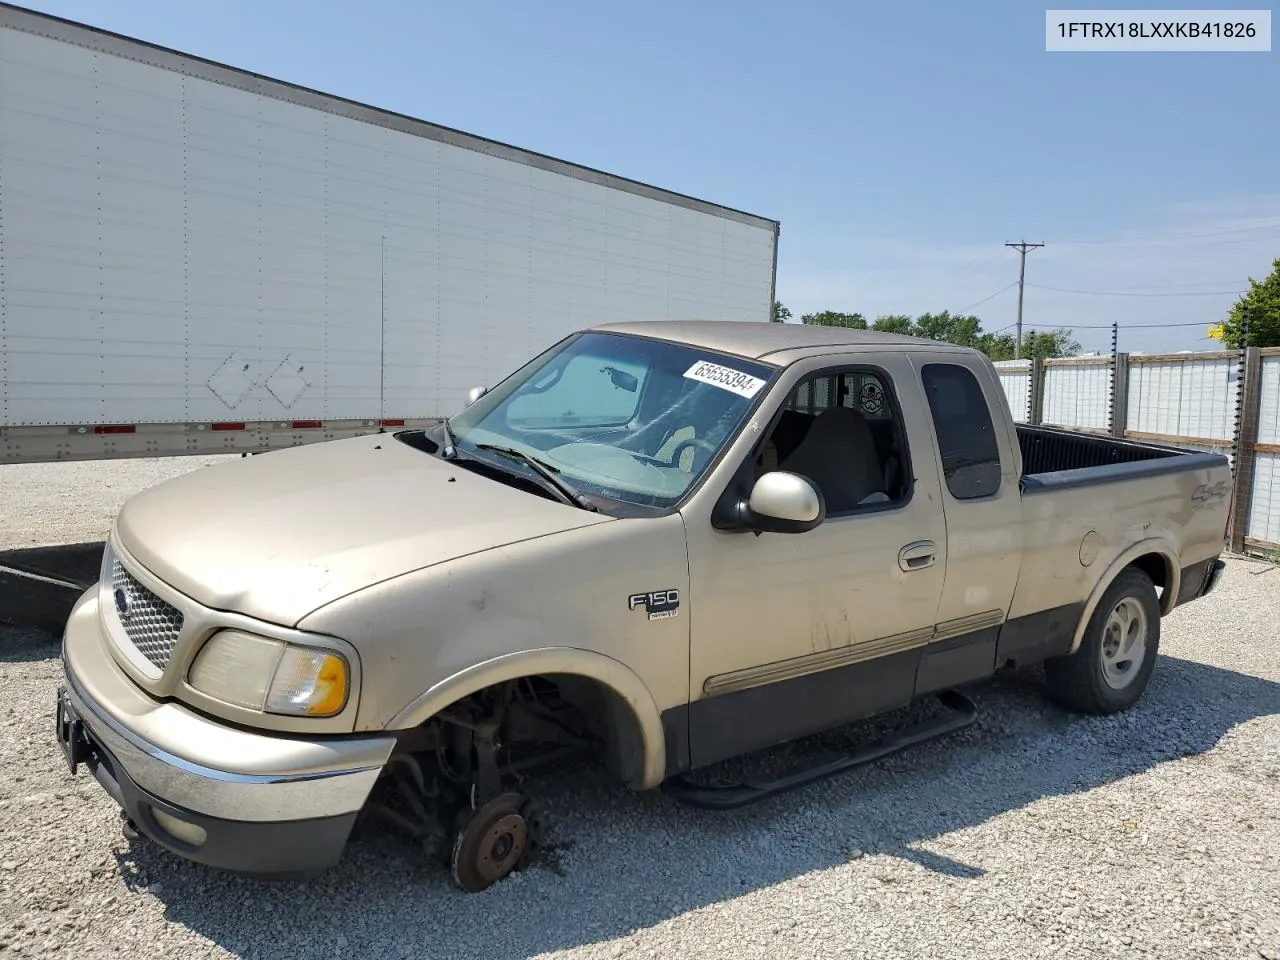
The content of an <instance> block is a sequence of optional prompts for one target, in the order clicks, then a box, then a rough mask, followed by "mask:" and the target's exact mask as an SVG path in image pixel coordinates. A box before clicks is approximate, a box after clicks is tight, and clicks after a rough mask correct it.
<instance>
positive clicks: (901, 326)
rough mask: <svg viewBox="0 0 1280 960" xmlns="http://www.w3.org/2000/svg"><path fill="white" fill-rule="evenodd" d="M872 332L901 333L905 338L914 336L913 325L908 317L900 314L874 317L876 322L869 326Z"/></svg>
mask: <svg viewBox="0 0 1280 960" xmlns="http://www.w3.org/2000/svg"><path fill="white" fill-rule="evenodd" d="M871 329H872V330H877V331H879V332H880V333H901V334H905V335H907V336H915V335H916V330H915V323H914V322H913V321H912V319H911V318H910V317H908V316H904V315H903V314H900V313H895V314H891V315H889V316H887V317H876V322H875V323H873V324H872V325H871Z"/></svg>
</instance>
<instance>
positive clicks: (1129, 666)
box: [1101, 597, 1147, 690]
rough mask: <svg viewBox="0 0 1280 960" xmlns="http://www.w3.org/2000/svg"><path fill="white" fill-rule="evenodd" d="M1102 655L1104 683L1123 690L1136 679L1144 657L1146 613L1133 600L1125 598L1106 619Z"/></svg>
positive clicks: (1145, 648)
mask: <svg viewBox="0 0 1280 960" xmlns="http://www.w3.org/2000/svg"><path fill="white" fill-rule="evenodd" d="M1101 651H1102V676H1103V679H1104V680H1106V682H1107V685H1108V686H1110V687H1112V688H1113V689H1116V690H1123V689H1124V688H1125V687H1127V686H1128V685H1129V684H1130V683H1132V682H1133V680H1134V678H1135V677H1136V676H1137V675H1138V672H1139V670H1141V668H1142V664H1143V661H1144V660H1145V659H1146V654H1147V611H1146V609H1145V608H1144V607H1143V606H1142V604H1141V603H1139V602H1138V601H1137V600H1136V599H1135V598H1133V597H1125V598H1124V599H1123V600H1121V601H1120V602H1119V603H1117V604H1116V606H1115V608H1114V609H1113V610H1112V611H1111V614H1110V616H1108V617H1107V622H1106V626H1105V627H1104V628H1103V634H1102V644H1101Z"/></svg>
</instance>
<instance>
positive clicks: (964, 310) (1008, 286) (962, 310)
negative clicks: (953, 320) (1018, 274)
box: [956, 280, 1018, 326]
mask: <svg viewBox="0 0 1280 960" xmlns="http://www.w3.org/2000/svg"><path fill="white" fill-rule="evenodd" d="M1017 285H1018V281H1016V280H1015V281H1014V282H1013V283H1008V284H1005V285H1004V286H1003V287H1001V288H1000V289H999V290H997V291H996V292H995V293H992V294H989V295H988V296H985V297H983V298H982V299H981V300H979V301H978V302H977V303H971V304H969V305H968V306H967V307H961V308H960V309H959V310H957V311H956V313H968V312H969V311H970V310H972V309H973V308H974V307H980V306H982V305H983V304H984V303H986V302H987V301H988V300H994V299H995V298H996V297H998V296H1000V294H1002V293H1004V292H1005V291H1006V290H1012V289H1013V288H1014V287H1016V286H1017ZM1009 326H1013V324H1009Z"/></svg>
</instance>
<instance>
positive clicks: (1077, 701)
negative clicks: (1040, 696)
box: [1044, 568, 1160, 714]
mask: <svg viewBox="0 0 1280 960" xmlns="http://www.w3.org/2000/svg"><path fill="white" fill-rule="evenodd" d="M1159 648H1160V603H1159V600H1158V598H1157V597H1156V588H1155V584H1154V583H1152V581H1151V578H1150V577H1149V576H1147V574H1145V573H1143V572H1142V571H1141V570H1138V569H1136V568H1130V569H1128V570H1125V571H1124V572H1123V573H1121V574H1120V576H1118V577H1117V578H1116V580H1115V582H1114V583H1113V584H1111V586H1110V587H1108V588H1107V592H1106V593H1104V594H1103V596H1102V600H1101V601H1100V602H1099V603H1098V607H1097V609H1096V610H1094V612H1093V615H1092V616H1091V617H1090V618H1089V625H1088V626H1087V627H1086V628H1085V633H1084V639H1083V640H1082V641H1081V644H1080V649H1079V650H1077V651H1076V652H1075V653H1073V654H1071V655H1070V656H1066V657H1054V658H1052V659H1050V660H1046V661H1045V665H1044V668H1045V679H1046V680H1047V681H1048V684H1049V693H1050V696H1052V697H1053V699H1055V700H1057V701H1058V702H1059V703H1061V704H1063V705H1064V706H1067V707H1070V708H1071V709H1073V710H1079V711H1080V712H1082V713H1093V714H1106V713H1118V712H1120V711H1122V710H1127V709H1128V708H1129V707H1131V706H1133V705H1134V704H1135V703H1137V702H1138V700H1139V699H1140V698H1141V697H1142V694H1143V692H1144V691H1145V690H1146V688H1147V683H1148V682H1149V681H1150V679H1151V671H1152V670H1153V669H1154V668H1155V661H1156V654H1157V653H1158V652H1159Z"/></svg>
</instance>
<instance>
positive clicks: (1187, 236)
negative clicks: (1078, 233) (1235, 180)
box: [1054, 219, 1280, 247]
mask: <svg viewBox="0 0 1280 960" xmlns="http://www.w3.org/2000/svg"><path fill="white" fill-rule="evenodd" d="M1258 230H1280V220H1275V219H1268V220H1265V221H1263V222H1261V223H1255V224H1253V225H1252V226H1235V227H1226V228H1224V229H1220V230H1200V231H1193V232H1191V233H1176V232H1175V233H1166V234H1157V235H1154V236H1148V237H1130V238H1128V239H1116V238H1111V239H1103V238H1101V237H1097V238H1093V239H1089V240H1055V241H1054V244H1055V245H1058V244H1060V245H1062V246H1071V247H1075V246H1140V245H1143V244H1160V243H1176V242H1178V241H1179V240H1199V239H1203V238H1206V237H1226V236H1231V235H1232V234H1240V233H1250V232H1255V231H1258ZM1246 239H1251V240H1252V239H1258V240H1264V239H1266V237H1248V238H1246Z"/></svg>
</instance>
